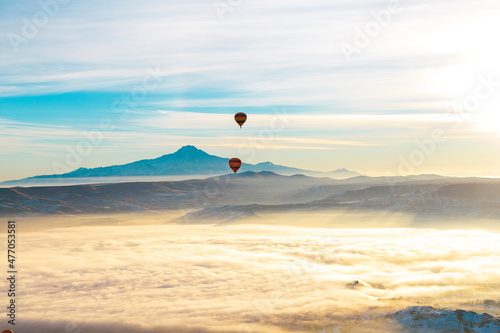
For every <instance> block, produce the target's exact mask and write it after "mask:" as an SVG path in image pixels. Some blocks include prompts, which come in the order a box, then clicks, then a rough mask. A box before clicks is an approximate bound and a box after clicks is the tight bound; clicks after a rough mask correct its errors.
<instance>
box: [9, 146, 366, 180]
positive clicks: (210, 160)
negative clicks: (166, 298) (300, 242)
mask: <svg viewBox="0 0 500 333" xmlns="http://www.w3.org/2000/svg"><path fill="white" fill-rule="evenodd" d="M227 162H228V159H227V158H222V157H219V156H215V155H210V154H207V153H206V152H204V151H203V150H200V149H198V148H196V147H194V146H184V147H182V148H180V149H179V150H178V151H176V152H175V153H172V154H168V155H163V156H161V157H158V158H156V159H147V160H140V161H136V162H132V163H128V164H123V165H113V166H108V167H99V168H91V169H89V168H79V169H77V170H74V171H71V172H68V173H65V174H58V175H43V176H35V177H29V178H26V179H24V180H20V181H7V182H3V183H0V184H1V185H4V186H5V185H7V186H16V185H25V184H26V185H29V184H30V183H33V181H36V180H50V179H68V178H101V177H140V176H178V175H220V174H226V173H228V172H231V169H230V168H229V166H228V163H227ZM245 171H254V172H261V171H272V172H276V173H280V174H285V175H291V174H298V173H301V174H310V175H314V176H321V175H323V176H326V175H328V176H330V177H332V178H349V177H355V176H360V174H359V173H357V172H353V171H349V170H346V169H339V170H336V171H332V172H327V173H322V172H315V171H309V170H302V169H297V168H290V167H286V166H282V165H277V164H274V163H271V162H263V163H258V164H247V163H243V165H242V166H241V168H240V171H239V172H245Z"/></svg>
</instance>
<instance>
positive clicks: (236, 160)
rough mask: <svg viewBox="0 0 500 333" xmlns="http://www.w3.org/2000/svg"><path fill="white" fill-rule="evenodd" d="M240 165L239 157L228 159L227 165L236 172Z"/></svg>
mask: <svg viewBox="0 0 500 333" xmlns="http://www.w3.org/2000/svg"><path fill="white" fill-rule="evenodd" d="M240 166H241V160H240V159H239V158H232V159H230V160H229V167H230V168H231V169H232V170H233V171H234V173H236V171H238V169H239V168H240Z"/></svg>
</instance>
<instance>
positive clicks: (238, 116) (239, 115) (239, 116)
mask: <svg viewBox="0 0 500 333" xmlns="http://www.w3.org/2000/svg"><path fill="white" fill-rule="evenodd" d="M234 120H236V122H237V123H238V125H240V128H241V126H243V124H244V123H245V121H247V115H246V114H244V113H243V112H238V113H237V114H235V115H234Z"/></svg>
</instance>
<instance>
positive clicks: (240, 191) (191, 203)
mask: <svg viewBox="0 0 500 333" xmlns="http://www.w3.org/2000/svg"><path fill="white" fill-rule="evenodd" d="M337 182H339V180H335V179H331V178H315V177H308V176H303V175H294V176H283V175H278V174H276V173H273V172H270V171H262V172H258V173H257V172H252V171H247V172H243V173H241V174H240V173H238V174H236V175H235V174H228V175H224V176H218V177H211V178H207V179H191V180H183V181H162V182H132V183H115V184H93V185H72V186H40V187H13V188H0V216H7V215H11V216H12V215H23V214H80V213H117V212H133V211H162V210H168V209H200V208H204V207H214V206H223V205H241V204H246V203H248V202H251V203H260V204H265V203H269V204H280V203H288V202H294V203H295V202H300V201H298V200H297V199H294V198H293V195H294V194H295V193H297V192H300V191H303V190H304V189H305V188H307V187H309V186H318V185H328V184H330V185H333V184H336V183H337ZM300 200H302V198H301V199H300Z"/></svg>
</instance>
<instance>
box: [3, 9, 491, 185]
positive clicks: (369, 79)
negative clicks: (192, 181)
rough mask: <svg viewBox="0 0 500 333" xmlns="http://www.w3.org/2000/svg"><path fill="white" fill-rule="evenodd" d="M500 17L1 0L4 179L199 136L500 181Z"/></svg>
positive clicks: (278, 155)
mask: <svg viewBox="0 0 500 333" xmlns="http://www.w3.org/2000/svg"><path fill="white" fill-rule="evenodd" d="M499 15H500V3H499V2H498V0H478V1H457V0H438V1H435V0H433V1H431V0H423V1H409V0H402V1H393V0H391V1H378V0H315V1H311V0H308V1H306V0H286V1H285V0H274V1H273V0H265V1H260V0H253V1H248V0H214V1H212V0H210V1H199V0H186V1H182V2H181V1H168V0H167V1H159V0H145V1H141V2H137V1H130V0H122V1H106V2H102V1H99V2H98V1H95V0H89V1H85V2H81V1H71V0H58V1H57V0H41V1H30V0H26V1H22V2H19V1H14V0H3V1H1V2H0V32H1V35H0V36H1V38H0V181H1V180H9V179H19V178H23V177H28V176H34V175H40V174H53V173H57V171H71V170H74V169H77V168H79V167H99V166H107V165H114V164H122V163H128V162H132V161H135V160H139V159H145V158H148V159H149V158H155V157H158V156H161V155H163V154H168V153H172V152H175V151H176V150H178V149H179V148H180V147H182V146H184V145H188V144H190V145H194V146H196V147H198V148H200V149H203V150H204V151H206V152H208V153H210V154H214V155H218V156H222V157H228V158H230V157H240V158H241V159H242V160H243V161H244V162H247V163H258V162H264V161H272V162H274V163H277V164H282V165H286V166H291V167H298V168H303V169H309V170H318V171H330V170H335V169H338V168H347V169H350V170H354V171H357V172H360V173H363V174H368V175H405V174H420V173H440V174H447V175H448V174H449V175H452V174H453V175H481V176H485V175H500V170H499V169H498V165H499V164H500V154H498V151H499V148H500V64H499V61H498V59H500V46H499V44H498V42H497V40H498V38H497V32H498V31H500V21H499V20H498V17H499ZM240 111H243V112H246V113H247V114H248V115H249V118H248V121H247V123H246V124H245V125H244V127H243V129H240V128H239V127H238V126H237V125H236V123H235V122H234V121H233V115H234V113H236V112H240Z"/></svg>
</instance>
